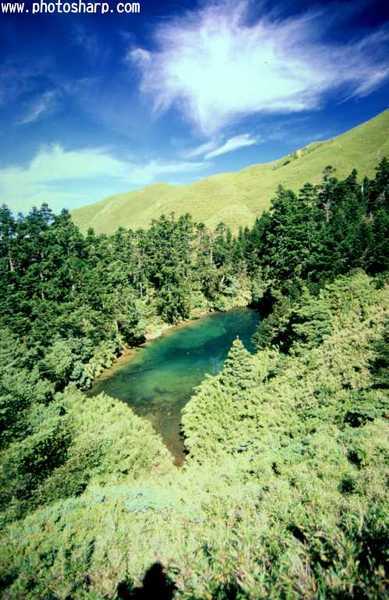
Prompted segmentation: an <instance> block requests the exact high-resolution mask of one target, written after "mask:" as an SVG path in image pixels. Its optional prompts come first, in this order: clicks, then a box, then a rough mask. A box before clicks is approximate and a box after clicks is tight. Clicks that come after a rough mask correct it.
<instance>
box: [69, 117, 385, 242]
mask: <svg viewBox="0 0 389 600" xmlns="http://www.w3.org/2000/svg"><path fill="white" fill-rule="evenodd" d="M384 156H389V110H385V111H384V112H382V113H381V114H379V115H378V116H376V117H375V118H373V119H371V120H369V121H367V122H365V123H362V124H361V125H359V126H358V127H355V128H353V129H350V130H349V131H347V132H346V133H343V134H342V135H339V136H337V137H335V138H333V139H330V140H327V141H323V142H314V143H312V144H309V145H308V146H305V147H304V148H302V149H299V150H297V151H296V152H293V153H292V154H289V155H287V156H284V157H283V158H281V159H279V160H276V161H272V162H268V163H263V164H257V165H252V166H250V167H247V168H245V169H242V170H241V171H237V172H231V173H222V174H218V175H213V176H211V177H207V178H205V179H201V180H199V181H196V182H194V183H191V184H187V185H170V184H166V183H159V184H155V185H149V186H147V187H145V188H143V189H141V190H138V191H132V192H128V193H124V194H118V195H115V196H111V197H109V198H106V199H105V200H102V201H100V202H97V203H95V204H90V205H87V206H84V207H82V208H79V209H76V210H74V211H73V213H72V216H73V220H74V222H75V223H76V224H77V225H78V226H79V227H80V228H81V229H82V230H83V231H86V230H87V229H88V228H89V227H93V229H94V230H95V231H96V232H97V233H112V232H114V231H115V230H116V229H117V228H118V227H120V226H122V227H131V228H135V229H136V228H138V227H148V226H149V224H150V223H151V221H152V219H155V218H158V217H159V216H160V215H161V214H169V213H171V212H174V213H175V214H176V215H182V214H185V213H187V212H189V213H190V214H191V215H192V216H193V217H194V218H195V219H196V220H198V221H202V222H203V223H205V224H206V225H207V226H208V227H210V228H214V227H216V225H217V224H218V223H220V222H221V221H223V222H224V223H225V224H226V225H229V226H230V227H231V228H232V229H233V230H235V231H236V230H237V229H238V227H239V226H245V225H251V224H252V223H253V222H254V220H255V218H256V217H258V216H259V215H260V214H261V213H262V212H263V211H264V210H266V209H267V208H268V207H269V205H270V201H271V198H272V197H273V195H274V192H275V191H276V189H277V187H278V186H279V185H280V184H282V185H283V186H285V187H287V188H291V189H293V190H296V191H297V190H298V189H299V188H300V187H301V186H302V185H303V184H304V183H305V182H307V181H310V182H311V183H316V182H319V180H320V179H321V175H322V171H323V169H324V168H325V167H326V166H327V165H332V166H333V167H335V168H336V175H337V176H338V177H344V176H346V175H347V174H348V173H349V172H350V171H351V169H352V168H354V167H355V168H356V169H357V170H358V173H359V175H360V176H364V175H368V176H371V175H373V172H374V168H375V166H376V165H377V163H378V162H379V160H380V159H381V158H383V157H384Z"/></svg>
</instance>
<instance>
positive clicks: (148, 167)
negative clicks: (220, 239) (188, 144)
mask: <svg viewBox="0 0 389 600" xmlns="http://www.w3.org/2000/svg"><path fill="white" fill-rule="evenodd" d="M206 166H207V164H206V163H204V162H194V161H177V162H175V161H171V162H169V161H149V162H145V163H137V162H133V161H131V160H120V159H118V158H116V157H114V156H112V155H111V154H110V152H109V151H107V150H106V149H104V148H83V149H82V148H81V149H77V150H65V149H64V148H63V147H61V146H59V145H54V146H50V147H48V148H45V149H42V150H40V151H39V152H38V153H37V154H36V156H35V157H34V158H33V159H32V160H31V162H30V163H29V164H28V165H26V166H10V167H6V168H2V169H0V196H1V197H2V198H6V199H7V202H8V203H9V205H10V207H11V208H12V209H13V210H16V211H25V210H28V209H29V208H31V207H32V206H36V205H40V204H41V203H42V202H47V203H48V204H49V205H50V206H51V207H52V208H53V209H55V210H59V209H61V208H64V207H67V208H72V207H75V206H79V205H81V204H85V203H86V202H92V201H96V200H100V199H101V198H103V197H104V196H108V195H110V194H112V193H116V192H120V191H121V192H123V191H128V190H129V189H133V188H134V187H140V186H143V185H147V184H150V183H153V182H155V181H157V180H158V179H159V178H164V177H165V176H169V178H174V176H175V175H179V174H183V173H188V174H189V173H193V172H199V171H201V170H203V169H205V168H206Z"/></svg>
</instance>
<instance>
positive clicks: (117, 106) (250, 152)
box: [0, 0, 389, 211]
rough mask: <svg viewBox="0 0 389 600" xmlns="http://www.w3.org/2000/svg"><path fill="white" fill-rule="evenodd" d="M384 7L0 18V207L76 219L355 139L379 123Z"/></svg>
mask: <svg viewBox="0 0 389 600" xmlns="http://www.w3.org/2000/svg"><path fill="white" fill-rule="evenodd" d="M27 4H29V5H31V3H26V5H27ZM111 4H112V5H116V2H115V1H114V0H111ZM385 5H386V3H385V2H383V1H380V2H375V1H374V0H364V1H360V0H352V1H347V2H341V1H340V0H337V1H336V2H332V1H328V0H327V2H325V3H323V2H315V1H314V0H311V1H309V2H302V1H298V0H297V1H294V2H276V1H275V2H265V1H264V2H260V1H255V2H250V1H245V0H242V1H240V0H235V2H230V1H227V2H198V3H196V2H195V1H193V0H192V1H190V2H187V1H185V0H180V1H179V0H165V1H162V0H159V1H157V2H154V1H151V0H144V1H143V2H141V13H140V14H132V15H118V14H116V13H115V12H114V13H113V14H108V15H85V14H83V15H70V14H51V15H32V14H31V12H30V13H29V14H25V15H17V16H16V15H13V16H10V15H4V14H0V202H4V203H7V204H8V205H9V206H10V207H11V208H13V209H14V210H15V211H26V210H28V209H29V208H30V207H31V206H32V205H39V204H41V203H42V202H48V203H49V205H50V206H51V207H52V208H53V209H54V210H59V209H61V208H63V207H66V208H70V209H71V208H74V207H76V206H80V205H83V204H86V203H90V202H94V201H97V200H100V199H102V198H104V197H106V196H109V195H111V194H115V193H118V192H125V191H129V190H131V189H137V188H140V187H143V186H145V185H148V184H151V183H155V182H160V181H165V182H170V183H183V182H189V181H193V180H195V179H198V178H201V177H204V176H208V175H210V174H213V173H218V172H223V171H227V170H237V169H240V168H243V167H245V166H247V165H250V164H253V163H258V162H264V161H268V160H273V159H275V158H278V157H280V156H282V155H284V154H286V153H288V152H290V151H292V150H294V149H296V148H299V147H301V146H304V145H305V144H307V143H309V142H311V141H313V140H317V139H326V138H329V137H332V136H334V135H337V134H339V133H341V132H343V131H345V130H347V129H349V128H350V127H353V126H355V125H358V124H359V123H361V122H363V121H365V120H367V119H369V118H371V117H373V116H375V115H376V114H378V113H379V112H381V111H382V110H385V109H386V108H387V107H388V92H389V26H388V17H389V9H387V8H385Z"/></svg>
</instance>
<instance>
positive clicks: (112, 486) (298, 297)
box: [0, 159, 389, 600]
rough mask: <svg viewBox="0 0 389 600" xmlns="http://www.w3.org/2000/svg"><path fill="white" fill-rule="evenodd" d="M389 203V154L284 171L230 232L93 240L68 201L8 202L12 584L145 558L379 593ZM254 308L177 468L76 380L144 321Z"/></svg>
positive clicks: (293, 588) (105, 593)
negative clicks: (249, 337)
mask: <svg viewBox="0 0 389 600" xmlns="http://www.w3.org/2000/svg"><path fill="white" fill-rule="evenodd" d="M388 200H389V163H388V161H387V160H386V159H383V160H382V161H381V163H380V164H379V166H378V167H377V171H376V176H375V177H374V178H373V179H368V178H365V179H364V180H363V181H359V180H358V177H357V173H356V172H355V171H353V172H352V173H351V174H350V175H349V176H348V177H347V178H345V179H343V180H340V181H339V180H337V178H336V177H335V173H334V171H333V169H331V168H330V167H328V168H327V169H326V170H325V172H324V175H323V180H322V182H321V183H320V184H319V185H315V186H314V185H311V184H306V185H305V186H303V188H302V189H301V190H300V192H299V193H298V194H295V193H293V192H291V191H289V190H284V189H283V188H280V189H279V190H278V192H277V194H276V197H275V198H274V200H273V203H272V207H271V209H270V210H269V211H268V212H266V213H264V214H263V215H262V216H261V217H260V218H259V219H257V221H256V223H255V225H254V226H253V227H252V228H251V229H248V228H247V229H244V230H243V229H242V230H241V231H240V232H239V234H238V235H237V236H236V237H234V236H232V234H231V232H230V231H229V230H228V228H226V227H225V226H224V225H222V224H221V225H219V226H218V227H217V229H216V230H215V232H210V231H208V230H207V229H206V228H205V227H204V226H203V225H201V224H196V223H193V221H192V219H191V218H190V216H189V215H187V216H185V217H180V218H178V219H175V218H174V216H173V215H171V216H170V217H161V218H160V219H158V220H156V221H154V222H153V224H152V226H151V228H150V229H148V230H147V231H144V230H139V231H137V232H133V231H131V230H119V231H118V232H117V233H116V234H114V235H112V236H105V235H101V236H96V235H95V234H94V233H93V231H89V232H88V233H87V235H85V236H83V235H81V234H80V232H79V231H78V229H77V228H76V227H75V226H74V224H73V223H72V222H71V219H70V217H69V215H68V214H67V213H66V212H63V213H62V214H61V215H58V216H55V215H53V214H52V213H51V212H50V211H49V209H48V208H47V207H46V206H43V207H42V208H41V209H39V210H37V209H35V210H33V211H31V213H30V214H29V215H27V216H26V217H21V216H20V217H19V218H15V217H14V216H13V215H12V213H11V212H10V211H9V209H7V208H6V207H3V208H2V209H1V211H0V272H1V280H2V284H3V285H2V286H1V292H0V308H1V319H0V320H1V331H0V336H1V342H2V343H1V364H0V368H1V373H0V375H1V383H0V402H1V405H0V406H1V409H0V419H1V422H2V423H1V424H2V434H1V450H0V452H1V454H0V460H1V465H2V471H1V476H0V477H1V479H2V481H1V490H2V491H1V496H0V509H1V521H2V525H3V527H4V532H3V536H2V540H1V541H2V549H1V557H0V558H1V586H2V589H3V594H4V597H6V598H7V597H8V598H14V597H15V598H16V597H21V596H23V597H31V598H42V597H47V598H69V597H70V598H72V597H75V598H83V597H85V598H112V597H115V595H116V594H117V593H118V592H117V590H118V589H119V590H120V589H126V590H127V593H128V594H130V593H131V590H132V588H133V587H135V586H136V585H139V583H140V580H141V579H142V577H143V575H144V573H145V571H146V570H147V568H148V567H149V566H150V565H152V564H153V563H155V562H161V563H162V564H163V565H164V567H165V569H166V572H167V575H168V576H169V577H170V579H171V580H172V582H173V583H174V589H175V590H176V592H175V593H176V597H177V598H186V599H188V600H189V598H191V599H192V600H193V599H195V598H198V599H200V598H219V599H224V598H231V597H232V598H237V599H238V598H240V599H244V598H250V599H255V598H280V597H304V598H306V597H312V598H313V597H328V598H332V597H333V598H339V597H350V598H351V597H361V598H379V597H382V594H383V593H384V590H385V536H386V537H387V532H388V529H387V526H388V524H387V522H386V519H387V517H386V516H385V502H387V496H386V490H385V473H386V471H385V460H386V461H387V452H388V446H387V424H386V422H385V415H386V416H387V387H388V380H387V367H388V354H387V341H388V340H387V336H388V327H387V317H388V293H387V285H386V274H387V270H388V256H389V252H388V236H387V232H388V224H389V213H388ZM250 303H253V304H256V305H257V306H260V307H261V308H262V310H263V311H265V310H266V311H267V313H268V314H267V316H266V317H265V318H264V319H263V321H262V322H261V324H260V327H259V329H258V331H257V334H256V345H257V350H258V351H257V353H256V354H255V355H254V356H253V355H250V354H249V353H248V352H247V351H246V350H245V348H244V347H243V346H242V344H241V343H240V342H239V340H237V341H236V342H235V343H234V344H233V346H232V348H231V350H230V353H229V356H228V358H227V360H226V362H225V365H224V368H223V370H222V372H221V373H220V374H219V375H217V376H214V377H208V378H206V379H205V380H204V382H203V383H202V384H201V385H200V387H199V388H198V389H197V390H196V391H195V393H194V395H193V397H192V399H191V400H190V402H189V403H188V405H187V406H186V407H185V410H184V415H183V430H184V433H185V436H186V446H187V449H188V453H189V454H188V460H187V462H186V465H185V467H184V469H181V470H180V471H177V469H175V468H174V466H173V465H172V459H171V457H170V455H169V453H168V451H167V450H166V448H165V447H164V446H163V444H162V442H161V440H160V438H159V437H158V436H157V435H156V434H155V433H154V432H153V430H152V428H151V426H149V425H148V424H147V423H145V422H144V421H143V420H142V419H140V418H139V417H136V416H135V415H134V414H133V413H132V411H131V410H130V409H129V408H128V407H127V406H125V405H123V404H122V403H120V402H119V401H116V400H114V399H111V398H108V397H107V396H104V395H101V396H98V397H94V398H86V397H85V395H84V394H83V393H82V391H81V390H82V389H83V388H87V387H88V386H89V385H90V383H91V381H92V380H93V379H94V377H95V376H96V375H97V374H98V373H99V372H101V369H102V368H104V367H105V366H109V364H110V363H111V362H112V360H113V358H114V357H115V355H117V354H118V353H119V352H120V351H121V349H122V348H123V347H124V346H125V345H128V344H136V343H138V342H139V341H141V340H142V339H143V338H144V336H145V331H146V329H147V326H148V325H149V324H150V323H153V322H154V323H157V324H161V322H165V323H174V322H177V321H180V320H182V319H186V318H188V317H190V316H191V315H193V314H196V311H204V310H226V309H228V308H231V307H233V306H236V305H245V304H246V305H247V304H250ZM386 475H387V473H386ZM143 531H147V533H146V534H144V533H142V532H143ZM385 532H386V533H385ZM145 535H146V537H145V538H144V539H142V537H144V536H145ZM118 586H119V587H118Z"/></svg>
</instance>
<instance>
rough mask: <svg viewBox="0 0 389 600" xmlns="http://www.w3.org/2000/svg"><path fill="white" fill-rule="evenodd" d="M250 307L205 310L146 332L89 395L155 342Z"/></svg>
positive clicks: (92, 386) (119, 357)
mask: <svg viewBox="0 0 389 600" xmlns="http://www.w3.org/2000/svg"><path fill="white" fill-rule="evenodd" d="M249 307H250V305H249V304H245V305H243V304H237V305H236V306H233V307H231V308H228V309H227V310H214V309H213V310H203V311H201V312H198V313H196V314H195V315H193V316H192V317H190V318H189V319H184V320H182V321H180V322H179V323H174V324H171V325H169V324H168V323H163V324H161V326H160V327H158V329H157V328H156V330H155V331H153V330H151V331H150V332H149V333H147V332H146V334H145V341H144V342H142V343H141V344H139V345H138V346H125V347H124V348H123V350H122V352H121V353H120V354H119V355H118V356H115V357H114V359H113V362H112V365H111V366H110V367H106V368H105V369H104V370H103V371H102V372H101V373H100V375H98V376H97V377H96V378H95V379H94V380H93V381H92V384H91V386H90V387H89V389H88V390H87V393H88V394H89V393H91V391H92V390H93V388H94V386H95V385H96V384H97V383H98V382H99V381H104V379H108V378H109V377H110V376H111V375H112V374H113V373H114V372H115V370H116V369H117V368H120V366H121V365H122V364H126V363H127V361H128V360H131V359H132V358H135V356H136V355H137V353H138V352H139V351H140V350H141V349H142V348H145V347H146V346H148V344H150V343H152V342H154V341H155V340H158V339H160V338H162V337H164V336H167V335H171V334H173V333H174V332H176V331H179V330H180V329H184V328H185V327H188V326H189V325H191V323H196V322H197V321H199V320H200V319H204V318H205V317H210V316H212V315H215V314H220V313H226V312H230V311H232V310H238V309H240V308H241V309H243V308H249Z"/></svg>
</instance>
